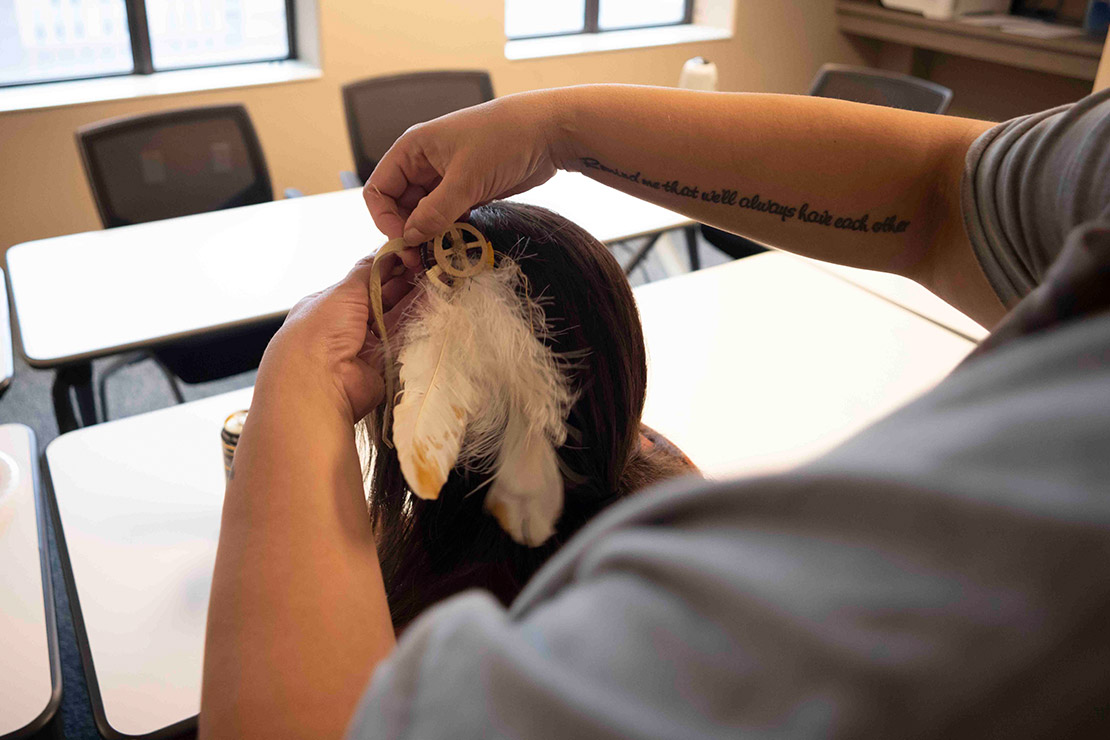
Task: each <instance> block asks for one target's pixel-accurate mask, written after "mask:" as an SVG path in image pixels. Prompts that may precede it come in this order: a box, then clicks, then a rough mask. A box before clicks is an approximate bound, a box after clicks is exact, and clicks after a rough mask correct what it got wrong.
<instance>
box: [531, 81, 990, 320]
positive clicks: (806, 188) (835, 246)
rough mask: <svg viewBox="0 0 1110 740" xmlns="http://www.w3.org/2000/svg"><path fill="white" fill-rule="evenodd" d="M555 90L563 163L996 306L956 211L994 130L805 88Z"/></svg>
mask: <svg viewBox="0 0 1110 740" xmlns="http://www.w3.org/2000/svg"><path fill="white" fill-rule="evenodd" d="M550 95H551V96H552V103H553V104H552V106H551V109H552V110H553V111H558V113H557V114H555V115H556V116H557V125H556V126H555V128H554V129H553V130H554V134H553V136H552V141H551V148H552V150H553V152H554V156H555V158H556V163H557V164H558V166H560V167H563V168H566V169H574V170H580V171H582V172H584V173H585V174H587V175H589V176H590V177H593V178H595V179H597V180H599V181H601V182H604V183H606V184H608V185H611V186H613V187H615V188H618V189H620V190H623V191H625V192H627V193H630V194H632V195H635V196H637V197H640V198H644V199H647V200H651V201H653V202H656V203H659V204H660V205H663V206H666V207H668V208H671V209H673V210H677V211H680V212H682V213H685V214H687V215H689V216H691V217H692V218H695V219H697V220H698V221H701V222H703V223H708V224H711V225H714V226H717V227H719V228H722V229H726V230H728V231H732V232H734V233H738V234H743V235H745V236H748V237H751V238H753V239H756V240H758V241H762V242H766V243H769V244H772V245H774V246H776V247H779V248H781V249H785V250H788V251H791V252H795V253H798V254H802V255H805V256H809V257H814V258H817V259H822V260H827V261H831V262H837V263H841V264H846V265H852V266H855V267H864V268H868V269H873V270H883V271H888V272H894V273H897V274H900V275H904V276H907V277H910V278H913V279H915V280H917V281H919V282H921V283H923V284H925V285H926V286H927V287H930V288H931V289H933V290H934V291H935V292H937V293H938V294H940V295H942V296H943V297H945V298H946V299H948V300H949V301H952V302H953V303H956V304H957V305H959V306H960V307H962V308H963V309H964V310H965V311H967V312H969V313H973V314H978V315H979V317H980V320H985V319H986V317H985V316H984V314H991V313H996V312H1000V311H1001V304H1000V303H998V301H997V299H996V298H995V297H994V294H993V291H991V290H990V287H989V285H988V284H987V283H986V279H985V278H984V277H983V276H982V274H981V273H980V272H979V270H978V267H977V264H976V263H975V261H974V258H973V255H971V252H970V245H969V244H968V243H967V239H966V236H965V235H964V232H963V226H962V222H961V215H960V206H959V183H960V177H961V173H962V169H963V158H964V155H965V153H966V151H967V148H968V146H969V145H970V143H971V142H972V141H973V140H974V138H975V137H976V136H977V135H978V134H979V133H981V132H982V131H983V130H984V129H985V128H987V127H988V126H989V124H985V123H983V122H979V121H970V120H966V119H959V118H952V117H945V116H933V115H927V114H922V113H914V112H909V111H902V110H896V109H892V108H882V107H877V106H863V105H858V104H854V103H847V102H844V101H837V100H827V99H824V98H815V97H806V96H787V95H758V94H725V93H720V94H707V93H697V92H690V91H684V90H677V89H671V88H650V87H633V86H622V85H592V86H582V87H574V88H565V89H562V90H557V91H551V93H550ZM954 275H958V276H962V277H959V278H954V277H953V276H954ZM953 283H956V284H953ZM999 315H1000V314H999ZM994 318H997V316H995V317H994ZM988 320H989V319H988Z"/></svg>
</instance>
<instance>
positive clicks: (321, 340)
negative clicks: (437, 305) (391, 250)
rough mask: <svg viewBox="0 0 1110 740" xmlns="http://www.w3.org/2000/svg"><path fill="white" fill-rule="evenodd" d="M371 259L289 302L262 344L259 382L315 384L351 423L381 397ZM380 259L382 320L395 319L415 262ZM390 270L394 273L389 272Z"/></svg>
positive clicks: (391, 257) (404, 302) (409, 287)
mask: <svg viewBox="0 0 1110 740" xmlns="http://www.w3.org/2000/svg"><path fill="white" fill-rule="evenodd" d="M406 256H408V255H406ZM374 259H375V258H374V256H369V257H364V258H363V259H361V260H359V261H358V262H357V263H356V264H355V266H354V268H353V269H352V270H351V271H350V273H348V274H347V277H345V278H344V279H343V280H341V281H340V282H338V283H336V284H335V285H333V286H331V287H330V288H328V289H326V290H323V291H320V292H318V293H313V294H312V295H309V296H307V297H305V298H303V299H301V300H300V301H299V302H298V303H297V305H295V306H294V307H293V309H292V310H291V311H290V312H289V315H288V316H287V317H286V319H285V323H284V324H282V327H281V330H280V331H278V333H277V334H276V335H274V338H273V339H272V340H271V341H270V345H269V346H268V347H267V348H266V354H265V356H264V357H263V358H262V366H261V367H260V368H259V372H258V384H259V385H263V384H277V385H279V386H290V387H294V388H304V389H305V392H307V391H308V390H309V389H310V388H320V389H322V390H323V392H324V393H325V394H326V395H327V396H328V397H329V398H330V399H331V400H332V401H333V402H334V404H335V406H336V409H337V410H338V411H339V412H340V413H341V414H343V415H344V416H345V417H346V419H348V420H350V421H351V423H354V422H355V421H357V420H359V419H361V418H362V417H363V416H365V415H366V414H367V413H369V412H370V410H371V409H373V408H374V407H375V406H376V405H378V404H379V403H381V400H382V394H383V392H384V382H383V379H382V371H381V368H380V362H381V358H380V356H379V355H380V353H379V352H378V349H379V347H378V345H379V344H380V343H379V341H378V338H377V336H376V335H375V334H374V332H373V331H371V327H372V325H373V319H372V317H371V314H370V287H369V286H370V270H371V267H372V266H373V264H374ZM383 260H385V262H383V264H382V303H383V305H384V308H385V310H386V312H387V323H394V324H395V323H396V321H397V319H398V318H399V315H400V314H401V312H402V311H403V310H404V308H405V306H407V305H408V300H406V299H407V297H409V296H410V292H411V290H412V285H413V278H414V277H415V272H416V268H413V267H410V266H408V265H406V264H405V262H411V260H405V261H404V262H402V260H401V259H400V258H399V257H398V255H395V254H393V255H387V256H386V257H384V258H383ZM399 268H403V271H402V270H401V269H399ZM395 271H396V272H398V273H400V274H397V275H394V274H393V273H394V272H395ZM306 384H307V386H306ZM281 392H288V391H287V390H281V391H279V393H281Z"/></svg>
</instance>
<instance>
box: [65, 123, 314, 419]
mask: <svg viewBox="0 0 1110 740" xmlns="http://www.w3.org/2000/svg"><path fill="white" fill-rule="evenodd" d="M77 145H78V148H79V149H80V151H81V160H82V162H83V163H84V165H85V174H86V175H87V176H88V179H89V185H90V186H91V187H92V193H93V199H94V200H95V201H96V207H97V210H98V211H99V212H100V219H101V221H102V222H103V223H104V226H105V228H114V227H118V226H126V225H129V224H137V223H144V222H147V221H157V220H160V219H165V218H173V217H176V216H186V215H191V214H194V213H204V212H208V211H218V210H222V209H225V208H235V207H237V206H245V205H251V204H255V203H265V202H268V201H271V200H273V199H274V198H273V190H272V188H271V184H270V173H269V170H268V169H267V167H266V160H265V158H264V157H263V154H262V147H261V145H260V144H259V142H258V136H257V135H256V134H255V131H254V126H253V125H252V124H251V120H250V116H249V115H247V110H246V108H244V107H243V106H242V105H220V106H211V107H203V108H190V109H186V110H175V111H168V112H164V113H152V114H147V115H139V116H133V117H128V118H120V119H114V120H110V121H102V122H100V123H95V124H92V125H89V126H85V127H83V128H81V129H79V130H78V131H77ZM286 195H287V197H295V196H296V195H299V193H298V192H297V191H295V190H288V191H286ZM142 308H143V307H142V306H136V307H135V309H136V310H137V311H141V310H142ZM280 327H281V321H269V322H266V323H265V324H262V325H258V326H253V327H251V328H249V329H238V330H234V331H228V332H222V333H220V334H218V335H216V336H214V337H213V336H207V337H201V338H195V339H189V340H182V341H178V342H172V343H168V344H166V345H164V346H161V347H158V348H156V349H155V350H154V351H152V352H150V353H137V354H132V355H128V356H125V357H123V358H121V359H120V360H118V361H117V362H115V363H113V364H112V365H111V366H109V367H108V368H107V369H106V370H105V372H104V373H103V374H102V375H101V377H100V384H99V394H100V404H101V416H103V418H104V419H105V420H106V419H107V418H108V406H107V394H106V383H107V380H108V377H109V376H111V375H112V374H113V373H115V372H116V371H117V370H119V369H121V368H123V367H125V366H127V365H130V364H133V363H134V362H137V361H139V360H142V359H147V358H148V357H151V358H153V359H154V360H155V362H156V363H157V364H158V367H159V368H160V369H161V370H162V372H163V373H164V374H165V375H166V378H167V379H168V380H169V382H170V386H171V388H172V392H173V395H174V398H175V399H176V400H177V402H178V403H181V402H182V400H183V397H182V394H181V389H180V388H179V387H178V385H177V383H176V381H175V378H179V379H181V380H183V381H184V382H186V383H190V384H191V383H202V382H206V381H209V380H216V379H219V378H224V377H228V376H230V375H235V374H238V373H241V372H245V371H247V370H251V369H254V368H256V367H258V364H259V362H260V361H261V359H262V352H263V351H264V350H265V349H266V345H267V344H268V343H269V341H270V338H271V337H272V336H273V335H274V333H275V332H276V331H277V330H278V328H280Z"/></svg>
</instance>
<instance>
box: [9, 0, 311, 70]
mask: <svg viewBox="0 0 1110 740" xmlns="http://www.w3.org/2000/svg"><path fill="white" fill-rule="evenodd" d="M292 16H293V14H292V2H291V0H0V87H3V86H9V85H21V84H27V83H34V82H51V81H56V80H71V79H82V78H89V77H106V76H109V75H121V74H150V73H152V72H158V71H164V70H171V69H185V68H188V67H208V66H213V65H218V64H236V63H240V62H261V61H271V60H279V59H290V58H293V57H294V56H295V47H294V43H293V42H294V39H293V32H292V29H293V22H292V21H293V17H292Z"/></svg>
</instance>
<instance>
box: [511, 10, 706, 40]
mask: <svg viewBox="0 0 1110 740" xmlns="http://www.w3.org/2000/svg"><path fill="white" fill-rule="evenodd" d="M692 16H693V0H561V1H560V2H550V1H549V0H505V35H506V36H507V37H508V38H509V39H525V38H540V37H545V36H569V35H573V34H582V33H604V32H606V31H623V30H628V29H632V28H653V27H657V26H676V25H681V24H688V23H690V22H691V19H692Z"/></svg>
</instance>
